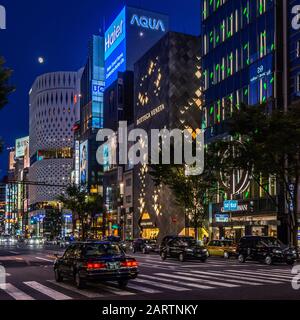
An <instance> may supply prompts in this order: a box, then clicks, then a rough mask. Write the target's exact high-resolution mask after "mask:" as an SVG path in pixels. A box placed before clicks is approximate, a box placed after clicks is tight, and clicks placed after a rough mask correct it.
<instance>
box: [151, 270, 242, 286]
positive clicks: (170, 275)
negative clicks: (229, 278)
mask: <svg viewBox="0 0 300 320" xmlns="http://www.w3.org/2000/svg"><path fill="white" fill-rule="evenodd" d="M179 274H180V272H176V274H174V275H172V274H165V277H169V278H175V279H181V280H187V281H193V282H200V283H207V284H211V285H213V286H221V287H226V288H237V287H240V286H239V285H236V284H230V283H220V282H216V281H210V280H202V279H195V278H191V277H183V276H179ZM156 275H158V276H160V275H163V274H162V273H161V274H159V273H156ZM186 275H188V276H189V275H190V273H187V274H186Z"/></svg>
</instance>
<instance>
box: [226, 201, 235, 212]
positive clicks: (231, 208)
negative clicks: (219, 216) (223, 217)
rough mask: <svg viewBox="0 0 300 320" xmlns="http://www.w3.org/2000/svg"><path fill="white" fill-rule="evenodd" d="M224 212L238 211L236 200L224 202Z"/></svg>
mask: <svg viewBox="0 0 300 320" xmlns="http://www.w3.org/2000/svg"><path fill="white" fill-rule="evenodd" d="M223 207H224V212H226V211H237V210H238V201H237V200H226V201H224V204H223Z"/></svg>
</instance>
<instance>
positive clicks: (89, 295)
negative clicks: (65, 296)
mask: <svg viewBox="0 0 300 320" xmlns="http://www.w3.org/2000/svg"><path fill="white" fill-rule="evenodd" d="M47 282H50V283H52V284H54V285H56V286H58V287H61V288H64V289H67V290H69V291H73V292H76V293H78V294H80V295H82V296H85V297H87V298H90V299H94V298H103V297H104V295H103V294H100V293H97V292H92V291H88V290H78V289H77V288H76V287H74V286H72V285H69V284H66V283H61V282H56V281H55V280H47Z"/></svg>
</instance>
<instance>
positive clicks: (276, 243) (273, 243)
mask: <svg viewBox="0 0 300 320" xmlns="http://www.w3.org/2000/svg"><path fill="white" fill-rule="evenodd" d="M261 243H262V244H264V245H267V246H270V247H282V246H283V243H282V242H281V241H280V240H278V239H276V238H264V239H262V240H261Z"/></svg>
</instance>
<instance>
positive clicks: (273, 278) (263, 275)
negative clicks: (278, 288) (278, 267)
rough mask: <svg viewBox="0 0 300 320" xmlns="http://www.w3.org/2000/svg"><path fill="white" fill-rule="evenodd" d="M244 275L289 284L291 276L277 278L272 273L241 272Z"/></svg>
mask: <svg viewBox="0 0 300 320" xmlns="http://www.w3.org/2000/svg"><path fill="white" fill-rule="evenodd" d="M228 271H229V272H232V273H236V271H235V270H228ZM241 273H243V274H245V275H247V274H249V275H253V276H256V277H260V278H262V277H263V278H264V279H265V278H266V277H268V279H271V280H277V281H284V282H290V281H291V276H290V277H287V276H278V275H274V274H273V273H262V272H256V271H255V272H254V273H253V272H249V271H244V272H241Z"/></svg>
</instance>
